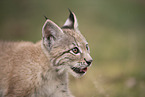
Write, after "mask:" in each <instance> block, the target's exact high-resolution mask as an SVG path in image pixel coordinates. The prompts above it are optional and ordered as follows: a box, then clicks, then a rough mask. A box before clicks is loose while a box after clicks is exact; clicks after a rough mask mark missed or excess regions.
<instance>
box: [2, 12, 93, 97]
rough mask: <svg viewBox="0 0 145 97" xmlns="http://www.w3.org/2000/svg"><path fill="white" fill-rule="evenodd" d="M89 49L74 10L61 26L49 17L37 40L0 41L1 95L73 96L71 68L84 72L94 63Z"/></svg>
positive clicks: (75, 71)
mask: <svg viewBox="0 0 145 97" xmlns="http://www.w3.org/2000/svg"><path fill="white" fill-rule="evenodd" d="M89 53H90V51H89V46H88V43H87V41H86V39H85V38H84V37H83V35H82V34H81V33H80V31H79V30H78V23H77V19H76V16H75V14H74V13H73V12H71V11H70V16H69V18H68V19H67V20H66V22H65V24H64V25H63V27H62V28H60V27H59V26H57V25H56V24H55V23H54V22H52V21H51V20H49V19H47V20H46V22H45V23H44V25H43V28H42V40H41V41H39V42H38V43H36V44H33V43H31V42H0V97H74V96H72V95H71V93H70V91H69V89H68V72H69V73H70V74H72V75H73V76H75V77H81V76H83V75H84V74H85V73H86V71H87V68H88V67H89V66H90V65H91V63H92V58H91V56H90V54H89Z"/></svg>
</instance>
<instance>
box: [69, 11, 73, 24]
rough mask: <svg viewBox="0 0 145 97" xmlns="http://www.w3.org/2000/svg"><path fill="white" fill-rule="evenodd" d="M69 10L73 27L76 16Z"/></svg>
mask: <svg viewBox="0 0 145 97" xmlns="http://www.w3.org/2000/svg"><path fill="white" fill-rule="evenodd" d="M68 10H69V12H70V15H69V19H70V20H71V21H72V22H73V25H74V15H73V13H72V11H71V10H70V9H68Z"/></svg>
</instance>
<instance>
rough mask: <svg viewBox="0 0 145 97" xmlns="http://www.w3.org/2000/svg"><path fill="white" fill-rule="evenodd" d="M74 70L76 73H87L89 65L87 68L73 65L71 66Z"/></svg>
mask: <svg viewBox="0 0 145 97" xmlns="http://www.w3.org/2000/svg"><path fill="white" fill-rule="evenodd" d="M71 69H72V70H73V71H74V72H76V73H80V74H84V73H86V72H87V69H88V68H87V67H85V68H82V69H81V68H77V67H72V68H71Z"/></svg>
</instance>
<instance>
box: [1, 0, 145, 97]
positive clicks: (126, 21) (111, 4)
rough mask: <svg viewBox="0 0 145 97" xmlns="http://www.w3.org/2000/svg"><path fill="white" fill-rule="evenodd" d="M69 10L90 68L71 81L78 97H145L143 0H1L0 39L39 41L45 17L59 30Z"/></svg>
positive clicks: (144, 10)
mask: <svg viewBox="0 0 145 97" xmlns="http://www.w3.org/2000/svg"><path fill="white" fill-rule="evenodd" d="M67 8H70V9H71V10H72V11H74V12H75V14H76V15H77V18H78V22H79V28H80V31H81V32H82V34H83V35H84V36H85V37H86V39H87V40H88V42H89V46H90V49H91V56H92V57H93V64H92V66H91V67H90V68H89V69H88V72H87V74H86V75H85V76H84V77H83V78H81V79H76V78H73V77H72V76H71V77H70V88H71V91H72V93H73V94H74V95H75V96H76V97H144V95H145V92H144V90H145V70H144V68H145V43H144V42H145V38H144V37H145V18H144V17H145V2H144V1H143V0H83V1H82V0H61V1H59V0H44V1H39V0H31V1H29V0H25V1H18V0H12V1H10V0H9V1H7V0H3V1H1V3H0V12H1V14H0V40H12V41H19V40H24V41H33V42H36V41H38V40H40V39H41V28H42V25H43V23H44V21H45V19H44V17H43V15H46V16H47V17H49V18H50V19H51V20H53V21H54V22H56V23H57V24H58V25H60V26H62V25H63V23H64V22H65V20H66V18H67V17H68V14H69V12H68V11H67Z"/></svg>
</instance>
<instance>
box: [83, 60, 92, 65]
mask: <svg viewBox="0 0 145 97" xmlns="http://www.w3.org/2000/svg"><path fill="white" fill-rule="evenodd" d="M84 60H85V61H86V63H87V64H88V66H90V65H91V63H92V61H93V60H89V61H87V60H86V59H85V58H84Z"/></svg>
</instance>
